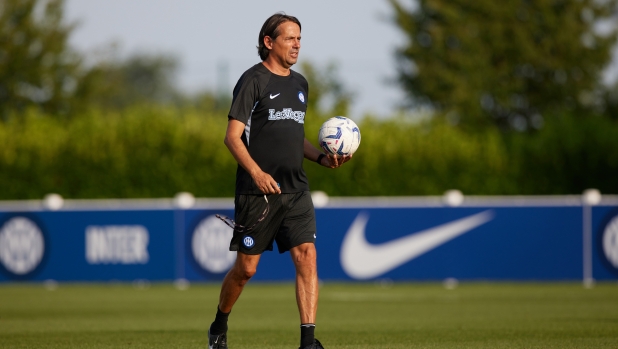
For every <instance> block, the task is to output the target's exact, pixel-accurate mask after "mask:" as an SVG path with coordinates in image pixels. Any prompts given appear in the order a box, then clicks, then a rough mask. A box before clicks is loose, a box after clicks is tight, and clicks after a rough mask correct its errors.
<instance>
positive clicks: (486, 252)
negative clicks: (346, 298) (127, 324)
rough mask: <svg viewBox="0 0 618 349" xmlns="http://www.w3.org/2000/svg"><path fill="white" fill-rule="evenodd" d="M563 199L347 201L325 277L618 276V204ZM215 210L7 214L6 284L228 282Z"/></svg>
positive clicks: (221, 210)
mask: <svg viewBox="0 0 618 349" xmlns="http://www.w3.org/2000/svg"><path fill="white" fill-rule="evenodd" d="M554 201H555V202H554ZM554 201H552V203H550V204H547V203H543V204H535V202H534V200H532V202H531V203H527V204H522V203H521V201H512V202H510V201H509V199H508V198H504V199H503V200H500V202H499V203H498V204H496V203H495V200H494V201H488V202H486V203H483V202H482V201H478V200H477V201H476V202H475V203H474V204H463V205H461V206H457V207H451V206H448V205H444V204H429V205H422V204H418V203H417V202H416V203H415V202H414V201H411V203H409V204H406V203H405V201H401V200H400V201H398V203H397V204H385V203H380V202H377V203H376V202H375V200H374V201H368V202H367V203H365V204H364V203H363V202H360V201H358V200H353V199H345V200H340V201H339V203H338V204H336V205H326V206H324V207H319V208H316V218H317V229H318V230H317V236H316V238H317V240H316V246H317V250H318V273H319V277H320V279H322V280H339V281H346V280H359V281H363V280H380V279H387V280H393V281H415V280H423V281H424V280H443V279H446V278H455V279H460V280H582V279H583V280H586V279H592V280H616V279H618V200H615V201H616V202H615V203H614V202H613V201H610V204H606V203H602V204H599V205H596V206H582V205H581V204H573V203H572V202H571V203H569V204H560V201H559V200H554ZM143 206H147V204H144V205H143ZM587 212H588V213H587ZM215 214H223V215H228V216H233V207H232V206H231V204H228V205H223V206H221V205H219V206H216V207H211V206H208V205H202V206H201V207H193V208H188V209H180V208H177V207H171V206H170V207H166V208H157V209H152V208H151V209H148V208H145V209H139V208H135V207H131V208H130V209H120V208H115V209H75V210H71V209H60V210H56V211H51V210H43V209H30V210H8V209H4V210H0V282H10V281H20V280H34V281H43V280H49V279H53V280H58V281H110V280H118V281H133V280H141V279H144V280H151V281H170V280H177V279H186V280H189V281H219V280H221V279H222V278H223V277H224V276H225V273H226V272H227V271H228V270H229V268H230V267H231V266H232V265H233V263H234V261H235V259H236V254H235V252H230V251H229V250H228V247H229V241H230V238H231V237H232V229H231V228H229V227H228V226H227V225H225V224H224V223H223V222H221V221H220V220H219V219H217V218H216V217H215ZM586 217H588V218H586ZM254 280H280V281H290V280H294V267H293V264H292V261H291V260H290V257H289V253H286V254H282V255H281V254H279V253H278V252H277V249H276V247H275V251H272V252H266V253H264V254H263V255H262V257H261V260H260V264H259V266H258V272H257V274H256V275H255V276H254Z"/></svg>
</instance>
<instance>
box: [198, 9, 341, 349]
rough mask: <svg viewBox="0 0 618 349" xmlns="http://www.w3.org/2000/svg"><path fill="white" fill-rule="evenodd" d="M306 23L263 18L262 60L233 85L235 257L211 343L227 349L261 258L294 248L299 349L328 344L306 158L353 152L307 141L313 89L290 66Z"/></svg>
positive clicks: (327, 160) (229, 135)
mask: <svg viewBox="0 0 618 349" xmlns="http://www.w3.org/2000/svg"><path fill="white" fill-rule="evenodd" d="M300 32H301V25H300V22H299V21H298V19H297V18H296V17H293V16H288V15H286V14H283V13H276V14H274V15H272V16H271V17H270V18H268V19H267V20H266V22H264V25H263V26H262V29H261V30H260V35H259V40H258V47H257V48H258V53H259V55H260V58H261V59H262V62H261V63H258V64H256V65H254V66H253V67H251V68H249V70H247V71H246V72H245V73H244V74H243V75H242V76H241V77H240V79H239V80H238V82H237V84H236V86H235V87H234V92H233V99H232V106H231V108H230V112H229V114H228V127H227V131H226V134H225V140H224V143H225V145H226V146H227V147H228V149H229V151H230V152H231V153H232V155H233V156H234V158H235V159H236V161H237V162H238V169H237V171H236V193H235V200H234V205H235V222H233V221H231V220H230V221H228V222H227V223H228V224H230V225H231V226H233V227H234V235H233V238H232V241H231V243H230V250H231V251H237V257H236V262H235V263H234V266H233V267H232V269H230V271H229V272H228V273H227V275H226V276H225V278H224V280H223V284H222V286H221V293H220V296H219V304H218V308H217V315H216V317H215V321H214V322H213V323H212V325H211V326H210V329H209V331H208V337H209V340H208V347H209V348H210V349H214V348H218V349H221V348H227V319H228V316H229V314H230V312H231V311H232V307H233V306H234V304H235V303H236V301H237V300H238V297H239V296H240V294H241V292H242V290H243V288H244V286H245V284H246V283H247V282H248V281H249V279H251V277H252V276H253V275H254V274H255V272H256V270H257V265H258V262H259V260H260V255H261V254H262V252H264V251H266V250H270V251H272V249H273V242H274V241H276V242H277V247H278V250H279V252H280V253H284V252H286V251H289V252H290V255H291V257H292V261H293V263H294V266H295V268H296V301H297V304H298V311H299V314H300V324H301V326H300V333H301V336H300V337H301V338H300V349H319V348H323V347H322V345H321V344H320V342H319V341H318V340H317V339H315V337H314V329H315V319H316V312H317V305H318V275H317V265H316V249H315V238H316V235H315V234H316V223H315V212H314V208H313V203H312V201H311V195H310V193H309V183H308V180H307V176H306V174H305V171H304V169H303V167H302V164H303V159H304V158H307V159H309V160H312V161H316V162H317V163H319V164H320V165H322V166H325V167H329V168H337V167H339V166H341V165H343V164H344V163H345V162H347V161H349V160H350V159H351V156H344V157H336V156H333V155H327V154H324V153H322V152H321V151H320V150H318V149H317V148H316V147H314V146H313V145H312V144H311V143H310V142H309V141H307V139H306V138H305V131H304V122H305V113H306V110H307V98H308V92H309V86H308V84H307V80H305V78H304V77H303V76H302V75H300V74H299V73H297V72H295V71H293V70H291V69H290V67H291V66H292V65H294V64H295V63H296V61H297V60H298V54H299V52H300V39H301V35H300Z"/></svg>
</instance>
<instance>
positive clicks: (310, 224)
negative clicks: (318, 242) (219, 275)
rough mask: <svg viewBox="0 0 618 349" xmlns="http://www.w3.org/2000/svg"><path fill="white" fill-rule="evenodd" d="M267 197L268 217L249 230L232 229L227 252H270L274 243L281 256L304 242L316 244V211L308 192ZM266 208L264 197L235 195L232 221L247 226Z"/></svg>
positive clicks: (253, 253)
mask: <svg viewBox="0 0 618 349" xmlns="http://www.w3.org/2000/svg"><path fill="white" fill-rule="evenodd" d="M266 197H267V198H268V205H269V210H268V214H267V215H266V217H265V218H264V220H263V221H261V222H259V223H257V224H256V225H255V227H254V228H253V229H252V230H250V231H247V232H239V231H238V230H236V229H235V230H234V236H233V237H232V242H231V243H230V251H240V252H242V253H245V254H251V255H257V254H261V253H262V252H264V251H266V250H268V251H272V250H273V241H276V242H277V247H278V249H279V253H284V252H285V251H289V250H290V249H291V248H292V247H296V246H298V245H300V244H303V243H306V242H311V243H315V233H316V226H315V211H314V208H313V201H311V195H310V194H309V192H308V191H304V192H299V193H291V194H272V195H267V196H266ZM266 205H267V203H266V200H264V195H236V198H235V199H234V206H235V212H234V220H235V221H236V223H237V224H240V225H243V226H245V227H250V226H252V225H253V224H254V223H255V222H256V221H257V220H258V219H259V218H260V216H261V215H262V213H263V212H264V209H265V208H266Z"/></svg>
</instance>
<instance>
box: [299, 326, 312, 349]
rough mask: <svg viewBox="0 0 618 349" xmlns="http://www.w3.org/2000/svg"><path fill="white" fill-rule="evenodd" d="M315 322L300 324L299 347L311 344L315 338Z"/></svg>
mask: <svg viewBox="0 0 618 349" xmlns="http://www.w3.org/2000/svg"><path fill="white" fill-rule="evenodd" d="M314 333H315V324H301V325H300V347H301V348H304V347H306V346H309V345H311V344H313V341H314V340H315V335H314Z"/></svg>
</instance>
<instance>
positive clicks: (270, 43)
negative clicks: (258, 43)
mask: <svg viewBox="0 0 618 349" xmlns="http://www.w3.org/2000/svg"><path fill="white" fill-rule="evenodd" d="M264 46H265V47H266V48H267V49H269V50H272V49H273V39H272V38H271V37H270V36H265V37H264Z"/></svg>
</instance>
